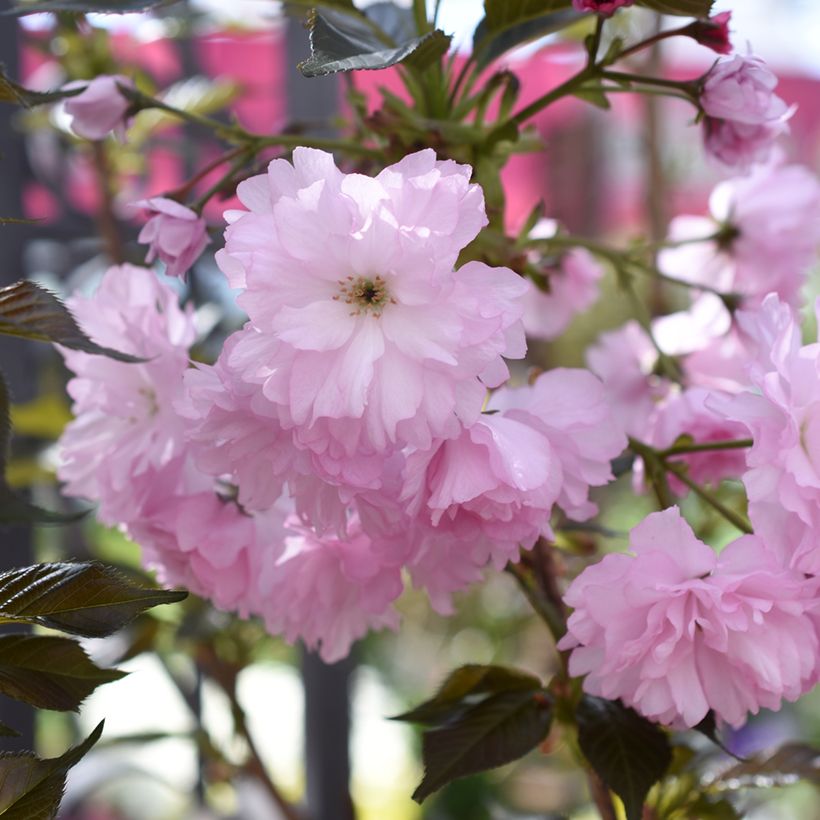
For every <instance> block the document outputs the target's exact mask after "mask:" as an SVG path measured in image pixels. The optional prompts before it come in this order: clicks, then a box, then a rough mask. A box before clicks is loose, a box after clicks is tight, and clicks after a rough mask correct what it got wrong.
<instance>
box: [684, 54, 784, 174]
mask: <svg viewBox="0 0 820 820" xmlns="http://www.w3.org/2000/svg"><path fill="white" fill-rule="evenodd" d="M776 87H777V77H775V75H774V74H773V73H772V71H771V70H770V69H769V68H768V66H766V64H765V63H764V62H763V60H761V59H760V58H759V57H755V56H753V55H743V54H733V55H730V56H723V57H720V58H719V59H718V61H717V62H716V63H715V65H714V66H713V67H712V69H711V70H710V71H709V73H708V74H707V75H706V77H705V79H704V81H703V87H702V90H701V94H700V105H701V108H702V109H703V112H704V114H705V115H706V116H705V119H704V139H705V144H706V150H707V152H708V153H709V154H711V155H712V156H713V157H715V158H716V159H718V160H720V161H721V162H723V163H724V164H725V165H730V166H736V167H742V168H745V167H748V166H749V165H751V164H752V163H753V162H763V161H765V160H766V159H767V158H768V156H769V154H770V153H771V150H772V148H773V147H774V143H775V141H776V139H777V138H778V137H779V136H780V135H781V134H784V133H786V132H787V131H788V124H787V120H788V119H789V117H790V116H791V114H792V113H793V112H792V111H791V110H790V109H789V108H788V106H787V105H786V103H785V102H784V101H783V100H782V99H781V98H780V97H778V96H777V95H776V94H775V91H774V90H775V88H776Z"/></svg>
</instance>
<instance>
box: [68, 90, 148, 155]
mask: <svg viewBox="0 0 820 820" xmlns="http://www.w3.org/2000/svg"><path fill="white" fill-rule="evenodd" d="M118 85H122V86H127V87H128V88H133V87H134V83H133V81H132V80H130V79H129V78H128V77H123V76H122V75H121V74H113V75H108V74H101V75H100V76H99V77H94V78H93V79H92V80H78V81H75V82H72V83H69V84H68V85H66V86H65V88H66V89H68V90H71V89H74V88H83V87H84V90H83V91H81V92H80V93H79V94H77V95H76V96H74V97H68V98H67V99H66V101H65V111H66V114H68V115H69V116H70V117H71V130H72V131H74V133H75V134H77V136H79V137H84V138H85V139H87V140H101V139H103V138H104V137H105V136H107V135H108V134H110V133H111V132H112V131H114V132H115V134H117V136H118V137H120V138H122V137H123V136H124V134H125V129H126V127H127V122H126V119H125V114H126V112H127V111H128V109H129V107H130V106H131V103H130V102H129V101H128V100H127V99H126V98H125V97H124V96H123V95H122V93H121V92H120V90H119V88H117V86H118Z"/></svg>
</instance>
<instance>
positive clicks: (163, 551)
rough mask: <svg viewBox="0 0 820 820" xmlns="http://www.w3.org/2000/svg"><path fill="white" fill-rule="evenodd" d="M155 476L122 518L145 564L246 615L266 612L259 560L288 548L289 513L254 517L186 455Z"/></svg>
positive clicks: (166, 580) (168, 581) (171, 582)
mask: <svg viewBox="0 0 820 820" xmlns="http://www.w3.org/2000/svg"><path fill="white" fill-rule="evenodd" d="M150 478H151V480H150V482H146V488H147V491H146V493H145V494H144V495H143V497H142V498H141V499H140V503H139V505H138V506H136V507H134V508H132V509H130V510H128V509H124V511H123V512H124V515H125V516H127V518H126V519H125V520H124V521H123V522H122V524H123V527H124V529H125V532H126V533H127V534H128V536H129V537H130V538H131V539H132V540H134V541H135V542H136V543H137V544H139V546H140V548H141V551H142V561H143V563H144V564H145V565H146V566H147V567H149V568H151V569H154V570H156V572H157V576H158V578H159V581H160V582H161V583H162V584H164V585H166V586H183V587H185V588H186V589H189V590H190V591H191V592H193V593H195V594H197V595H200V596H202V597H205V598H208V599H209V600H211V601H212V602H213V603H214V605H215V606H217V607H218V608H219V609H222V610H226V611H237V612H238V613H239V614H240V615H241V616H242V617H248V615H250V614H252V613H253V612H255V611H258V608H259V601H258V595H257V594H256V592H255V589H254V585H255V582H256V578H257V575H258V570H259V564H260V562H261V556H262V554H263V552H265V551H268V550H270V551H271V552H273V553H276V552H281V549H282V544H283V538H284V534H285V532H284V529H283V527H282V526H281V521H282V519H283V516H282V514H281V513H279V514H278V517H277V515H276V514H274V515H273V516H271V515H270V514H266V515H264V516H263V515H255V516H254V517H251V516H249V515H247V514H246V513H244V512H243V511H242V510H240V508H239V507H238V506H237V505H236V503H234V501H232V500H231V499H229V498H227V497H225V496H220V495H219V494H217V492H216V485H215V482H214V480H213V479H212V478H210V477H209V476H205V475H203V474H202V473H199V472H198V471H197V470H196V468H195V467H194V466H193V464H192V463H191V462H190V460H187V459H185V458H184V457H183V458H180V459H177V460H176V461H175V462H173V463H171V464H169V465H167V466H165V467H163V468H162V469H160V470H156V471H153V472H152V474H151V476H150ZM277 523H278V524H279V526H278V528H277V526H276V524H277ZM271 524H273V526H271Z"/></svg>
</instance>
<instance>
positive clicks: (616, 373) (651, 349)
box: [587, 320, 670, 438]
mask: <svg viewBox="0 0 820 820" xmlns="http://www.w3.org/2000/svg"><path fill="white" fill-rule="evenodd" d="M657 362H658V351H657V349H656V348H655V346H654V345H653V344H652V341H651V340H650V338H649V336H648V335H647V333H646V331H645V330H644V329H643V328H642V327H641V326H640V325H639V324H638V323H637V322H636V321H634V320H632V321H629V322H627V323H626V324H625V325H623V326H622V327H620V328H618V329H617V330H612V331H609V332H607V333H602V334H601V335H600V336H599V337H598V341H597V342H596V343H595V344H594V345H592V346H591V347H590V348H589V349H588V350H587V364H588V366H589V369H590V370H591V371H592V372H593V373H594V374H595V375H596V376H598V377H599V378H600V379H601V380H602V381H603V383H604V388H605V390H606V394H607V401H608V403H609V411H610V413H611V414H612V416H613V418H614V419H615V420H616V421H617V423H618V425H619V427H621V428H623V429H625V430H626V432H627V433H628V434H629V435H631V436H636V437H638V438H640V437H641V436H642V435H643V433H644V431H645V430H646V424H647V421H648V419H649V417H650V416H651V415H652V413H653V412H654V410H655V405H656V403H657V402H658V401H660V399H662V398H663V397H664V396H665V395H666V394H667V393H668V391H669V388H670V383H669V380H668V379H664V378H663V377H661V376H658V375H656V374H655V372H654V371H655V366H656V364H657Z"/></svg>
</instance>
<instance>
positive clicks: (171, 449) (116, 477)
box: [58, 265, 195, 524]
mask: <svg viewBox="0 0 820 820" xmlns="http://www.w3.org/2000/svg"><path fill="white" fill-rule="evenodd" d="M68 304H69V307H70V308H71V310H72V312H73V314H74V316H75V317H76V318H77V321H78V322H79V324H80V326H81V327H82V328H83V330H84V331H85V332H86V333H88V334H89V335H90V336H91V338H92V339H94V341H96V342H98V343H99V344H102V345H105V346H107V347H111V348H114V349H117V350H121V351H122V352H124V353H130V354H132V355H134V356H139V357H141V358H144V359H145V361H144V362H140V363H137V364H131V363H126V362H120V361H115V360H113V359H110V358H108V357H105V356H97V355H91V354H88V353H83V352H81V351H77V350H68V349H65V348H63V349H61V352H62V354H63V357H64V358H65V362H66V366H67V367H68V368H69V370H71V371H73V373H74V374H75V375H74V378H72V379H71V381H70V382H69V383H68V393H69V395H70V396H71V398H72V399H73V400H74V404H73V406H72V410H73V413H74V416H75V418H74V421H72V422H71V423H70V424H69V425H68V427H67V428H66V430H65V432H64V433H63V435H62V436H61V438H60V441H59V452H60V458H61V461H62V463H61V465H60V467H59V470H58V475H59V477H60V479H61V480H62V481H65V482H66V492H67V493H68V494H70V495H74V496H81V497H84V498H87V499H89V500H92V501H97V502H99V504H100V512H99V515H100V518H101V519H102V520H103V521H105V522H106V523H109V524H112V523H117V522H118V521H122V520H125V517H126V516H127V510H128V509H129V507H131V506H133V505H134V504H135V503H136V501H135V500H134V499H136V498H137V497H138V496H139V494H140V492H141V491H142V490H143V489H145V487H144V486H143V485H144V484H150V482H151V480H152V479H151V475H152V471H154V470H156V469H159V468H162V467H164V466H165V465H167V464H169V463H170V462H172V461H173V460H174V459H175V458H177V457H178V456H179V455H180V454H181V453H182V452H183V450H184V448H185V443H184V428H185V423H184V421H183V420H182V419H181V418H180V417H179V416H178V415H177V413H176V411H175V409H174V403H175V401H177V400H178V399H179V397H180V395H181V392H182V375H183V373H184V372H185V370H186V368H187V367H188V348H189V347H190V345H191V344H192V343H193V341H194V337H195V330H194V325H193V317H192V315H191V312H190V311H184V310H183V309H182V308H180V306H179V302H178V300H177V296H176V294H175V293H174V292H173V291H172V290H171V289H170V288H169V287H167V286H166V285H164V284H162V283H161V282H160V281H159V280H158V279H157V277H156V276H155V275H154V273H153V272H152V271H150V270H146V269H145V268H138V267H135V266H133V265H121V266H119V267H113V268H110V269H109V270H108V271H107V272H106V274H105V275H104V276H103V278H102V281H101V282H100V284H99V287H98V288H97V290H96V292H95V293H94V294H93V295H92V296H90V297H83V296H74V297H72V298H71V299H70V300H69V302H68Z"/></svg>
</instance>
